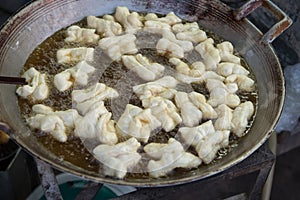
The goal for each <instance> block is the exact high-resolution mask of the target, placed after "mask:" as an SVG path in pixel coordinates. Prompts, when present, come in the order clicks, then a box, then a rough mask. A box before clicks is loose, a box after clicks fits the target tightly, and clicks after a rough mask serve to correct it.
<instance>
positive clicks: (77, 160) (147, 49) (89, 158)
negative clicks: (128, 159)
mask: <svg viewBox="0 0 300 200" xmlns="http://www.w3.org/2000/svg"><path fill="white" fill-rule="evenodd" d="M76 25H79V26H81V27H86V19H83V20H82V21H80V22H78V23H76ZM205 31H206V30H205ZM207 35H208V36H209V37H212V38H213V39H214V40H215V41H216V43H220V42H223V39H222V38H220V37H218V36H216V35H214V34H213V33H211V32H209V31H207ZM65 36H66V29H62V30H60V31H58V32H56V33H55V34H53V35H52V36H51V37H49V38H48V39H46V40H45V41H44V42H43V43H42V44H40V45H39V46H38V47H37V48H36V49H35V50H34V51H33V52H32V54H31V55H30V56H29V58H28V59H27V62H26V63H25V65H24V68H23V69H22V71H21V72H20V73H21V74H23V73H24V72H25V71H26V70H28V69H29V68H30V67H34V68H36V69H37V70H38V71H40V72H42V73H46V74H47V77H48V79H47V84H48V86H49V88H50V96H49V98H48V99H46V100H43V101H41V102H38V103H41V104H44V105H46V106H50V107H52V108H53V109H54V110H67V109H70V108H72V99H71V92H72V90H73V89H74V88H76V89H77V88H80V87H78V86H74V87H73V88H70V89H69V90H67V91H65V92H60V91H58V90H57V89H56V88H55V87H54V85H53V78H54V75H56V74H57V73H60V72H62V71H64V70H66V69H68V68H70V67H73V66H74V65H71V64H69V65H61V64H58V63H57V62H56V52H57V50H58V49H61V48H74V47H80V46H82V45H83V44H80V43H65V42H64V38H65ZM160 37H161V36H159V35H157V34H149V33H145V32H139V33H138V34H137V38H138V40H137V46H138V48H139V52H138V53H141V54H142V55H144V56H146V57H147V58H148V59H149V60H150V61H153V62H157V63H160V64H162V65H164V66H165V68H166V74H168V75H173V74H174V72H175V69H174V66H172V65H171V64H170V63H169V58H167V57H166V56H162V55H158V54H157V53H156V50H155V44H156V42H157V41H158V39H159V38H160ZM149 41H150V42H149ZM84 46H88V47H94V48H95V52H96V53H95V61H94V62H93V63H92V65H93V66H94V67H95V68H96V73H95V75H93V76H92V77H90V80H89V85H91V84H93V83H95V82H101V83H104V84H106V85H107V86H109V87H112V88H115V89H117V90H118V92H119V93H120V96H119V97H118V98H116V99H113V100H109V101H108V100H107V101H105V106H106V107H107V109H108V110H109V111H110V112H112V113H113V119H114V120H115V121H117V120H118V119H119V117H120V116H121V114H122V113H123V111H124V109H125V107H126V104H128V103H130V104H134V105H136V106H139V107H142V105H141V101H140V99H139V98H138V97H137V96H136V95H135V94H134V92H133V90H132V86H134V85H138V84H142V83H145V81H143V80H142V79H140V78H139V77H138V76H136V74H134V73H133V72H132V71H129V70H128V69H127V68H126V67H125V66H124V65H123V64H121V62H115V61H114V62H112V61H111V60H110V59H109V58H108V56H107V55H105V53H104V52H103V51H102V50H101V49H100V48H99V47H98V46H97V44H88V45H87V44H84ZM197 56H199V55H198V54H195V52H192V53H190V54H189V55H188V56H187V58H186V59H185V60H184V61H185V62H187V63H188V64H191V63H193V62H195V61H197V60H198V57H197ZM242 65H243V66H244V67H246V68H247V69H248V70H250V69H249V67H248V66H247V64H246V62H245V61H244V60H243V59H242ZM251 78H252V79H254V78H255V77H254V76H253V75H252V77H251ZM178 88H180V89H181V90H185V91H186V92H190V91H196V92H199V93H202V94H204V95H205V96H206V98H209V92H208V90H207V89H206V87H205V85H204V84H191V85H189V86H186V85H184V84H183V85H179V87H178ZM178 88H177V89H178ZM180 89H179V90H180ZM239 96H240V97H241V100H242V102H243V101H248V100H249V101H252V102H253V103H254V105H256V104H257V93H255V92H254V93H239ZM34 104H36V102H31V101H30V100H26V99H21V98H19V109H20V112H21V114H22V116H23V117H24V121H26V119H27V118H28V117H30V116H31V115H32V113H31V112H32V106H33V105H34ZM252 121H253V119H252ZM251 123H252V122H250V123H249V125H251ZM180 126H181V125H178V126H177V127H176V128H175V129H174V130H172V131H170V132H165V131H164V130H160V131H158V132H156V133H155V134H152V135H151V137H150V138H149V141H148V143H151V142H157V143H167V142H168V139H169V138H171V137H173V138H174V137H175V138H176V137H178V135H177V134H178V129H179V127H180ZM34 134H35V136H36V137H37V140H38V142H40V143H42V144H43V145H44V146H45V147H46V148H47V149H48V150H49V151H51V152H52V153H54V154H55V155H56V156H58V158H60V159H62V160H65V161H68V162H71V163H73V164H74V165H76V166H79V167H81V168H83V169H86V170H90V171H94V172H98V170H100V171H101V169H102V168H103V166H102V165H101V164H100V163H99V162H98V161H96V160H95V158H94V157H93V155H92V154H91V153H90V152H89V150H87V149H86V148H85V146H84V144H83V142H82V141H81V140H80V139H79V138H76V137H74V136H73V133H69V137H68V141H67V142H65V143H61V142H58V141H56V140H55V139H53V138H52V137H51V136H50V135H49V134H47V133H41V132H38V131H34ZM176 139H177V138H176ZM120 140H121V141H122V140H124V138H121V139H120ZM238 140H239V139H238V138H236V137H234V136H232V135H231V136H230V142H229V143H230V145H229V146H228V147H227V148H223V149H221V150H219V151H218V155H217V158H216V159H215V161H216V160H219V159H221V158H223V157H224V156H225V155H226V154H227V153H228V152H230V151H232V150H233V149H234V148H235V147H236V146H237V145H238ZM144 145H145V144H142V146H144ZM187 150H188V151H189V152H191V153H193V154H194V155H197V153H196V151H195V149H194V148H193V147H189V148H188V149H187ZM140 151H143V148H142V147H141V149H140ZM142 153H143V152H142ZM143 155H145V153H144V154H143ZM148 160H149V158H147V157H145V158H144V157H143V158H142V161H141V162H140V163H139V164H138V166H137V169H135V172H139V173H128V174H127V175H126V177H125V180H126V179H137V178H138V179H149V174H148V172H147V170H146V167H147V163H148ZM215 161H213V162H215ZM200 167H201V166H200ZM189 171H190V170H189V169H176V170H174V171H173V172H172V173H171V174H169V175H170V176H176V175H179V174H180V175H182V174H184V173H188V172H189Z"/></svg>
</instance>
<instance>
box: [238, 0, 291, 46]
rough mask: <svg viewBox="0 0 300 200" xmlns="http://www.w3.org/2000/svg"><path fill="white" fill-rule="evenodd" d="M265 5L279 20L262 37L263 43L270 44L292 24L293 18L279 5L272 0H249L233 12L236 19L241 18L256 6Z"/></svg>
mask: <svg viewBox="0 0 300 200" xmlns="http://www.w3.org/2000/svg"><path fill="white" fill-rule="evenodd" d="M260 6H263V7H265V8H266V9H268V10H269V11H270V12H271V13H272V14H273V15H274V16H275V17H276V18H277V19H278V20H280V21H279V22H278V23H276V24H275V25H273V27H271V28H270V30H268V31H267V32H266V33H265V34H264V35H263V37H262V38H261V43H263V44H270V43H272V42H273V40H275V39H276V38H277V37H278V36H279V35H281V33H282V32H284V31H285V30H286V29H287V28H288V27H290V26H291V25H292V23H293V22H292V20H291V18H290V17H289V16H287V14H285V13H284V12H283V11H282V10H281V9H280V8H279V7H277V6H276V5H275V4H274V3H273V2H272V1H270V0H249V1H248V2H247V3H245V4H244V5H243V6H242V7H240V8H239V9H237V10H235V11H234V12H233V14H234V18H235V19H236V20H241V19H243V18H245V17H246V16H247V15H249V14H250V13H252V12H253V11H254V10H255V9H256V8H258V7H260Z"/></svg>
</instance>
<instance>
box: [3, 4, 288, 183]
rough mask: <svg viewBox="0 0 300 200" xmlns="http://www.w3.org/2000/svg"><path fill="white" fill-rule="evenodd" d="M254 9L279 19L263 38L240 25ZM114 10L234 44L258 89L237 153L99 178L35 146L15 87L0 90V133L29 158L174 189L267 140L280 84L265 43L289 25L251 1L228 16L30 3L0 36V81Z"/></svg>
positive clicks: (203, 10) (203, 9)
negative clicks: (192, 25) (170, 171)
mask: <svg viewBox="0 0 300 200" xmlns="http://www.w3.org/2000/svg"><path fill="white" fill-rule="evenodd" d="M260 5H263V6H265V7H266V8H268V9H269V10H270V11H271V12H272V13H273V14H274V15H275V16H277V17H279V18H280V19H281V21H280V22H279V23H278V24H276V25H275V26H274V27H272V28H271V29H270V30H269V31H268V32H267V33H266V34H264V35H263V34H262V33H261V32H260V31H259V30H258V29H257V28H256V27H255V26H254V25H253V24H252V23H251V22H250V21H248V20H247V19H242V18H244V16H246V15H247V14H249V13H250V12H251V11H252V10H254V8H256V7H258V6H260ZM116 6H127V7H128V8H129V9H130V10H132V11H138V12H155V13H160V14H167V13H169V12H171V11H174V12H175V14H177V15H178V16H179V17H181V18H182V19H185V20H189V21H197V22H198V23H199V24H200V25H201V26H202V27H204V28H206V29H208V30H210V31H212V32H214V33H215V34H216V35H219V36H220V37H222V38H224V39H225V40H228V41H231V42H232V43H233V44H234V46H235V48H236V50H237V51H238V52H239V53H240V55H241V56H242V57H244V59H245V60H246V62H247V63H248V64H249V66H250V68H251V70H252V71H253V73H254V75H255V77H256V80H257V87H258V107H257V113H256V118H255V120H254V122H253V125H252V127H251V128H250V131H249V132H248V134H247V135H246V136H245V137H243V138H242V139H241V141H240V142H239V145H238V147H237V148H235V149H234V151H232V152H231V153H229V154H228V155H227V156H225V157H224V158H223V159H221V160H218V161H217V162H216V163H213V164H211V165H208V166H201V167H199V168H198V169H194V170H191V171H189V172H186V173H183V174H180V175H176V176H170V177H168V178H160V179H150V178H149V179H146V180H145V179H139V178H131V179H124V180H117V179H114V178H109V177H105V176H104V175H103V174H102V173H101V172H99V173H96V172H91V171H87V170H85V169H82V168H80V167H78V166H75V165H73V164H72V163H69V162H67V161H64V160H61V159H59V158H58V157H57V156H55V155H54V154H53V153H51V152H49V151H48V150H47V149H46V148H44V147H43V146H42V145H41V144H39V143H38V142H37V140H36V138H35V137H34V136H33V135H32V134H31V131H30V130H29V128H28V127H27V126H26V124H25V123H24V121H23V119H22V118H21V116H20V113H19V110H18V104H17V96H16V94H15V90H16V87H15V86H12V85H1V86H0V93H1V94H0V121H1V122H2V123H1V126H0V127H1V129H2V130H4V131H6V132H7V133H9V134H10V135H11V137H12V138H13V139H14V140H15V141H16V142H17V143H18V144H19V145H20V146H22V147H23V148H24V149H25V150H27V151H28V152H30V153H31V154H32V155H33V156H36V157H37V158H39V159H41V160H43V161H46V162H47V163H49V164H50V165H51V166H53V167H55V168H57V169H59V170H62V171H65V172H69V173H72V174H75V175H78V176H81V177H84V178H88V179H91V180H94V181H99V182H106V183H113V184H124V185H132V186H139V187H143V186H144V187H145V186H165V185H174V184H180V183H186V182H191V181H195V180H199V179H202V178H205V177H208V176H211V175H214V174H216V173H219V172H221V171H224V170H225V169H227V168H229V167H231V166H233V165H236V164H237V163H239V162H240V161H242V160H244V159H245V158H247V157H248V156H249V155H250V154H251V153H253V152H254V151H255V150H256V149H258V148H259V147H260V146H261V145H262V144H263V143H264V142H265V141H266V140H267V138H268V137H269V136H270V133H271V132H272V130H273V129H274V126H275V125H276V122H277V120H278V118H279V116H280V113H281V110H282V106H283V101H284V78H283V74H282V71H281V67H280V63H279V61H278V58H277V56H276V55H275V52H274V50H273V48H272V46H271V45H270V43H271V42H272V40H273V39H275V38H276V37H277V36H278V35H279V34H281V33H282V32H283V31H284V30H285V29H286V28H287V27H288V26H289V25H290V24H291V20H290V19H289V18H288V17H287V16H286V15H285V14H284V13H282V11H281V10H280V9H279V8H278V7H276V6H275V5H274V4H273V3H272V2H270V1H257V0H255V1H253V0H252V1H250V2H248V3H247V4H245V5H244V6H243V7H242V8H241V9H239V10H236V11H235V13H234V14H233V12H232V10H231V9H230V8H229V7H228V6H226V5H225V4H223V3H221V2H219V1H217V0H210V1H208V0H190V1H179V0H153V1H149V0H101V1H99V0H63V1H62V0H39V1H35V2H33V3H31V4H29V5H28V6H27V7H25V8H24V9H22V10H21V11H20V12H19V13H17V14H16V15H15V16H14V17H12V18H11V19H10V20H9V21H8V22H7V23H6V25H5V26H4V27H3V28H2V30H1V32H0V75H4V76H18V75H19V73H20V70H21V68H22V67H23V65H24V63H25V61H26V59H27V58H28V56H29V55H30V53H31V52H32V51H33V50H34V48H35V47H37V46H38V45H39V44H40V43H41V42H42V41H43V40H45V39H46V38H47V37H49V36H51V35H52V34H53V33H55V32H56V31H58V30H60V29H61V28H63V27H66V26H68V25H70V24H72V23H75V22H77V21H80V20H81V19H83V18H84V17H85V16H88V15H96V16H100V15H103V14H107V13H113V12H114V10H115V7H116ZM234 16H235V17H234ZM240 19H241V20H240Z"/></svg>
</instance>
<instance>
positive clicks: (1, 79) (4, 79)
mask: <svg viewBox="0 0 300 200" xmlns="http://www.w3.org/2000/svg"><path fill="white" fill-rule="evenodd" d="M0 84H15V85H27V82H26V79H25V78H21V77H9V76H0Z"/></svg>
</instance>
